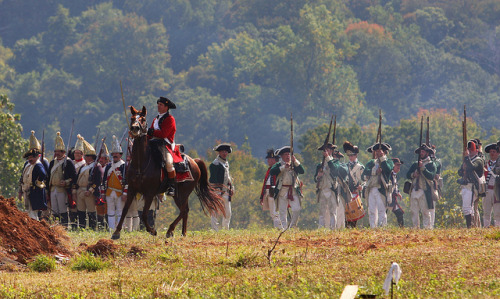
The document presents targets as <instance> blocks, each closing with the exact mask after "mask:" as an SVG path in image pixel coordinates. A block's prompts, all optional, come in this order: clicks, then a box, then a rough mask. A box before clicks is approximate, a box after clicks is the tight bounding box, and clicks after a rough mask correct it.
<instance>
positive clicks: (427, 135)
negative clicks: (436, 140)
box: [425, 116, 431, 148]
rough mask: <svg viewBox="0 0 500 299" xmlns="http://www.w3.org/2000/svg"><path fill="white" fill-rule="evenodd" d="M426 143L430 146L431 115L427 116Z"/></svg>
mask: <svg viewBox="0 0 500 299" xmlns="http://www.w3.org/2000/svg"><path fill="white" fill-rule="evenodd" d="M425 144H426V145H427V146H428V147H429V148H430V147H431V140H430V138H429V117H428V116H427V133H426V134H425Z"/></svg>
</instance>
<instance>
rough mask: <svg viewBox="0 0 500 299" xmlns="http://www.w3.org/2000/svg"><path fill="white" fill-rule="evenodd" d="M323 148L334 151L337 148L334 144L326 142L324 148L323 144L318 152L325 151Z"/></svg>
mask: <svg viewBox="0 0 500 299" xmlns="http://www.w3.org/2000/svg"><path fill="white" fill-rule="evenodd" d="M325 148H327V149H331V150H335V149H336V148H337V146H336V145H335V144H331V143H330V142H328V143H327V144H326V146H325V145H324V144H323V145H322V146H320V147H318V151H323V150H325Z"/></svg>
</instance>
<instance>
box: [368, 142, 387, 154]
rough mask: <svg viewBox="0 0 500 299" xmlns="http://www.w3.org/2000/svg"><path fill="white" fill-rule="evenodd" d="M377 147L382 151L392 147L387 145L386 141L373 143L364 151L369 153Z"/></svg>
mask: <svg viewBox="0 0 500 299" xmlns="http://www.w3.org/2000/svg"><path fill="white" fill-rule="evenodd" d="M378 149H381V150H383V151H390V150H392V147H391V146H390V145H389V143H386V142H383V143H375V144H374V145H372V146H370V147H369V148H368V149H366V151H368V152H369V153H371V152H373V151H376V150H378ZM370 150H371V151H370Z"/></svg>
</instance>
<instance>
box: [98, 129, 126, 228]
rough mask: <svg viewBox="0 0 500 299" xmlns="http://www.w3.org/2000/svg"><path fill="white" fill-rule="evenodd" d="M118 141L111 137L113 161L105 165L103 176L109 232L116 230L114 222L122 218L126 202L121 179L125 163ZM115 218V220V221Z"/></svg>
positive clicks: (122, 179)
mask: <svg viewBox="0 0 500 299" xmlns="http://www.w3.org/2000/svg"><path fill="white" fill-rule="evenodd" d="M122 155H123V151H122V148H121V146H120V143H119V142H118V139H117V138H116V136H115V135H113V144H112V147H111V156H112V157H113V161H112V162H111V163H109V164H107V165H106V168H105V169H104V175H103V187H104V190H103V191H104V196H103V198H104V199H105V201H106V203H107V208H108V211H107V213H108V226H109V229H110V230H111V231H114V229H115V228H116V221H117V220H118V221H119V220H120V217H121V216H122V210H123V203H124V202H125V201H126V200H127V185H126V184H125V180H124V178H123V173H124V169H125V161H123V160H122ZM115 217H116V220H115Z"/></svg>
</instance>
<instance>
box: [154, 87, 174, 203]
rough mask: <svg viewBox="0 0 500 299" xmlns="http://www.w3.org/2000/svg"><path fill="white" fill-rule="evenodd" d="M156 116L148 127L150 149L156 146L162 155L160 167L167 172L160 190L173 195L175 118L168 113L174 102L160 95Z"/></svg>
mask: <svg viewBox="0 0 500 299" xmlns="http://www.w3.org/2000/svg"><path fill="white" fill-rule="evenodd" d="M156 103H157V106H158V116H156V117H155V119H154V120H153V123H152V124H151V127H150V128H149V129H148V136H149V138H150V140H149V142H150V144H151V149H153V150H154V148H157V149H158V150H159V151H160V153H161V156H162V159H163V161H162V167H163V168H164V169H165V171H166V172H167V177H166V178H165V179H164V180H163V182H162V183H161V186H160V192H163V191H164V190H165V189H166V192H167V195H169V196H174V195H175V168H174V161H173V158H172V155H173V151H174V149H175V131H176V127H175V119H174V117H173V116H172V115H170V109H175V108H176V106H175V104H174V103H173V102H172V101H171V100H169V99H167V98H165V97H160V98H159V99H158V100H157V101H156Z"/></svg>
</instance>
